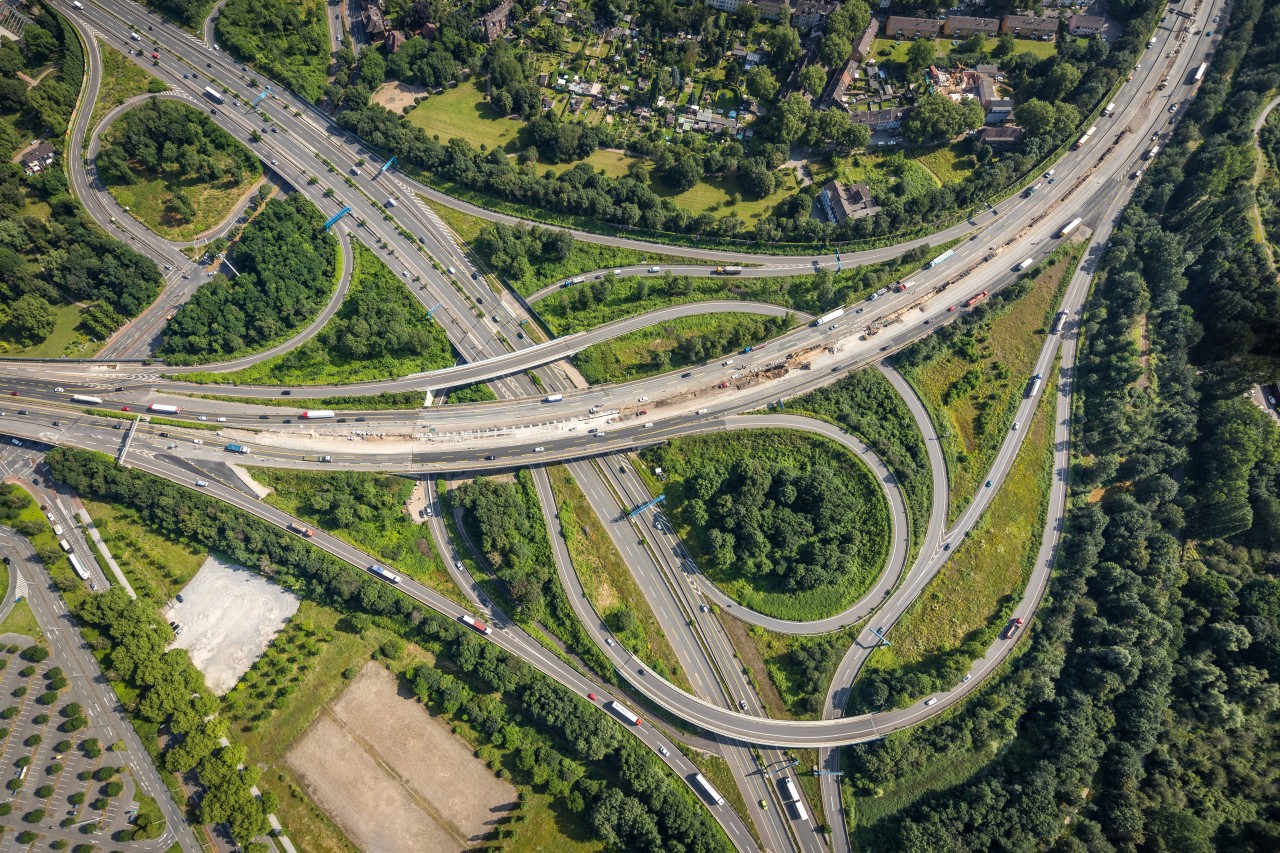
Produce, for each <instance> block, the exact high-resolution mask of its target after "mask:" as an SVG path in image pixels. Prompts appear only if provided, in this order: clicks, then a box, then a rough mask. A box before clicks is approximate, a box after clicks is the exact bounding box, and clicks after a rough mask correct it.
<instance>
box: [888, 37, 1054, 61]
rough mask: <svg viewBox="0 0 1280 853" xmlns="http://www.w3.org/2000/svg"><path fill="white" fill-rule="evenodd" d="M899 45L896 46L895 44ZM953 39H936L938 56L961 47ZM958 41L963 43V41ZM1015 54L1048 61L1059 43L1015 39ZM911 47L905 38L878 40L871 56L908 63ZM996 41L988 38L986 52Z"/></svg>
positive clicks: (908, 40)
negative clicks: (1026, 54)
mask: <svg viewBox="0 0 1280 853" xmlns="http://www.w3.org/2000/svg"><path fill="white" fill-rule="evenodd" d="M895 41H897V42H898V43H897V44H895V43H894V42H895ZM951 41H952V40H951V39H945V38H941V39H934V40H933V43H934V49H935V50H936V51H937V54H938V56H943V57H945V56H950V55H951V51H952V50H954V49H955V48H956V47H958V46H959V45H953V44H952V43H951ZM956 41H958V42H960V43H963V42H964V40H963V39H957V40H956ZM1013 43H1014V45H1016V46H1015V47H1014V49H1013V52H1014V54H1015V55H1016V54H1019V53H1030V54H1034V55H1035V56H1036V57H1037V58H1039V59H1048V58H1049V57H1051V56H1054V55H1055V54H1057V52H1058V44H1057V42H1052V41H1039V40H1038V39H1014V40H1013ZM910 46H911V39H908V38H904V39H902V40H900V41H898V40H896V39H891V38H882V39H876V41H875V44H873V45H872V46H871V55H872V56H873V57H875V59H876V60H877V61H880V62H906V61H907V48H908V47H910ZM995 46H996V39H994V38H990V37H988V39H987V47H986V52H987V53H990V52H991V51H992V50H994V49H995Z"/></svg>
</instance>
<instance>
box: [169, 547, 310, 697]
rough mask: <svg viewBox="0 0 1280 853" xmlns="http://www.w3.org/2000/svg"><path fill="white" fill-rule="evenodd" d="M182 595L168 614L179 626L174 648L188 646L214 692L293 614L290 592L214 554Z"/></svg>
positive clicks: (219, 691)
mask: <svg viewBox="0 0 1280 853" xmlns="http://www.w3.org/2000/svg"><path fill="white" fill-rule="evenodd" d="M181 599H182V600H181V601H178V602H176V603H175V604H174V605H173V607H171V608H170V609H169V612H168V614H167V616H168V618H169V619H170V620H171V621H173V622H177V623H178V625H179V627H180V629H181V633H179V634H178V637H177V639H176V640H175V641H174V646H175V647H177V648H180V649H186V650H187V653H188V654H189V655H191V662H192V663H194V664H195V665H196V668H197V669H199V670H200V671H201V672H203V673H204V679H205V683H206V684H208V685H209V689H210V690H212V691H213V692H214V693H217V694H218V695H219V696H221V695H222V694H223V693H226V692H227V691H228V690H230V689H231V688H232V687H234V686H235V684H236V682H237V681H239V680H240V677H241V676H242V675H244V674H245V673H246V672H248V671H249V667H251V666H253V662H254V661H255V660H257V659H258V658H259V657H261V656H262V653H263V652H264V651H266V648H267V645H268V644H269V643H270V642H271V638H272V637H274V636H275V635H276V633H277V632H278V631H279V630H280V629H281V628H283V627H284V624H285V622H287V621H288V619H289V617H290V616H292V615H293V614H294V613H297V612H298V598H297V596H295V595H294V594H293V593H291V592H289V591H288V590H286V589H284V588H282V587H279V586H276V585H275V584H273V583H271V581H269V580H266V579H265V578H263V577H262V576H261V575H258V574H256V573H255V572H251V571H249V570H248V569H246V568H244V567H242V566H235V565H232V564H230V563H224V562H222V561H221V560H219V559H217V558H216V557H210V558H209V559H207V560H205V561H204V565H203V566H201V567H200V571H198V572H196V576H195V577H193V578H192V579H191V582H190V583H189V584H187V585H186V587H184V588H183V590H182V595H181Z"/></svg>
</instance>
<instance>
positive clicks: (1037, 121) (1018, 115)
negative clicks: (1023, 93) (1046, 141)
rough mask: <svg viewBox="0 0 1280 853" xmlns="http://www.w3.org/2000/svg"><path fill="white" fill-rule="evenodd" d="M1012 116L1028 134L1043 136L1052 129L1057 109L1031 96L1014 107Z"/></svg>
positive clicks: (1056, 116) (1055, 120)
mask: <svg viewBox="0 0 1280 853" xmlns="http://www.w3.org/2000/svg"><path fill="white" fill-rule="evenodd" d="M1013 117H1014V118H1015V119H1017V121H1018V124H1019V125H1021V126H1022V128H1023V130H1025V131H1026V132H1027V135H1028V136H1033V137H1035V136H1045V135H1046V134H1049V133H1052V132H1053V130H1054V126H1055V123H1056V122H1057V118H1058V109H1057V107H1055V106H1054V105H1053V104H1051V103H1049V102H1048V101H1042V100H1040V99H1039V98H1032V99H1030V100H1028V101H1023V102H1022V103H1021V104H1018V105H1017V106H1016V107H1014V108H1013Z"/></svg>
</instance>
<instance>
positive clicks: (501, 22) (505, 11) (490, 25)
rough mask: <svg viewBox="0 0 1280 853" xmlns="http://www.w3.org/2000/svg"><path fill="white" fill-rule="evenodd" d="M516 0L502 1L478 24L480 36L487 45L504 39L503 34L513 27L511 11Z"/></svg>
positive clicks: (481, 18)
mask: <svg viewBox="0 0 1280 853" xmlns="http://www.w3.org/2000/svg"><path fill="white" fill-rule="evenodd" d="M515 5H516V0H502V2H501V3H499V4H498V5H497V6H496V7H494V9H493V10H492V11H489V12H485V13H484V14H483V15H481V16H480V20H479V21H477V22H476V26H477V27H479V29H480V35H481V37H482V38H484V40H485V42H486V43H487V44H493V43H494V42H495V41H497V40H498V39H500V38H502V34H503V33H505V32H506V31H507V27H509V26H511V10H512V8H513V7H514V6H515Z"/></svg>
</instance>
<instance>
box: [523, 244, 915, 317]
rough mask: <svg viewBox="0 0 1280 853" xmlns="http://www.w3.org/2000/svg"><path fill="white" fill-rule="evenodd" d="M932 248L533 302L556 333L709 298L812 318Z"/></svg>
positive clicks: (652, 278) (636, 279) (583, 289)
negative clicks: (794, 270)
mask: <svg viewBox="0 0 1280 853" xmlns="http://www.w3.org/2000/svg"><path fill="white" fill-rule="evenodd" d="M937 251H938V250H937V249H936V248H929V247H928V246H921V247H919V248H916V249H911V250H909V251H907V252H906V253H904V254H903V255H902V256H901V257H899V258H896V259H895V260H892V261H888V262H886V263H883V264H872V265H870V266H865V267H855V268H853V269H851V270H846V271H844V272H840V273H835V272H832V271H831V270H829V269H823V270H819V271H818V272H816V273H814V274H813V275H800V276H781V277H775V278H734V277H727V276H717V277H707V278H701V277H698V278H695V277H692V276H682V275H672V274H671V273H670V272H667V273H665V274H662V275H639V276H628V277H625V278H615V277H614V276H612V275H607V276H605V277H604V278H603V279H600V280H598V281H589V282H586V283H584V284H580V285H574V286H573V287H569V288H565V289H564V290H561V291H559V292H558V293H552V294H550V295H548V296H546V297H545V298H543V299H540V300H538V301H537V302H535V303H534V309H535V310H536V311H537V312H538V315H539V316H540V317H541V318H542V320H543V322H544V323H546V324H547V327H548V328H549V329H551V332H552V333H553V334H555V335H567V334H570V333H572V332H581V331H585V330H587V329H593V328H595V327H596V326H600V325H603V324H605V323H609V322H612V321H613V320H620V319H622V318H623V317H631V316H633V315H635V314H643V313H645V312H646V311H653V310H655V309H657V308H664V307H666V306H668V305H680V304H684V303H688V302H703V301H706V300H709V299H742V300H746V301H750V302H768V303H770V304H773V305H781V306H783V307H786V308H794V309H796V310H797V311H805V312H807V313H810V314H820V313H822V312H823V311H827V310H830V309H831V308H835V307H838V306H840V305H848V304H849V303H851V302H854V301H856V300H858V299H861V298H862V297H864V296H866V295H867V294H869V293H871V292H872V291H874V290H876V289H877V288H880V287H884V286H885V285H887V284H889V283H890V282H892V281H893V280H895V279H897V278H899V277H901V276H904V275H907V274H909V273H911V272H914V271H915V270H917V269H919V268H920V266H921V265H922V264H923V263H924V262H925V261H927V260H928V259H929V258H931V257H933V256H934V255H935V254H936V253H937Z"/></svg>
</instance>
